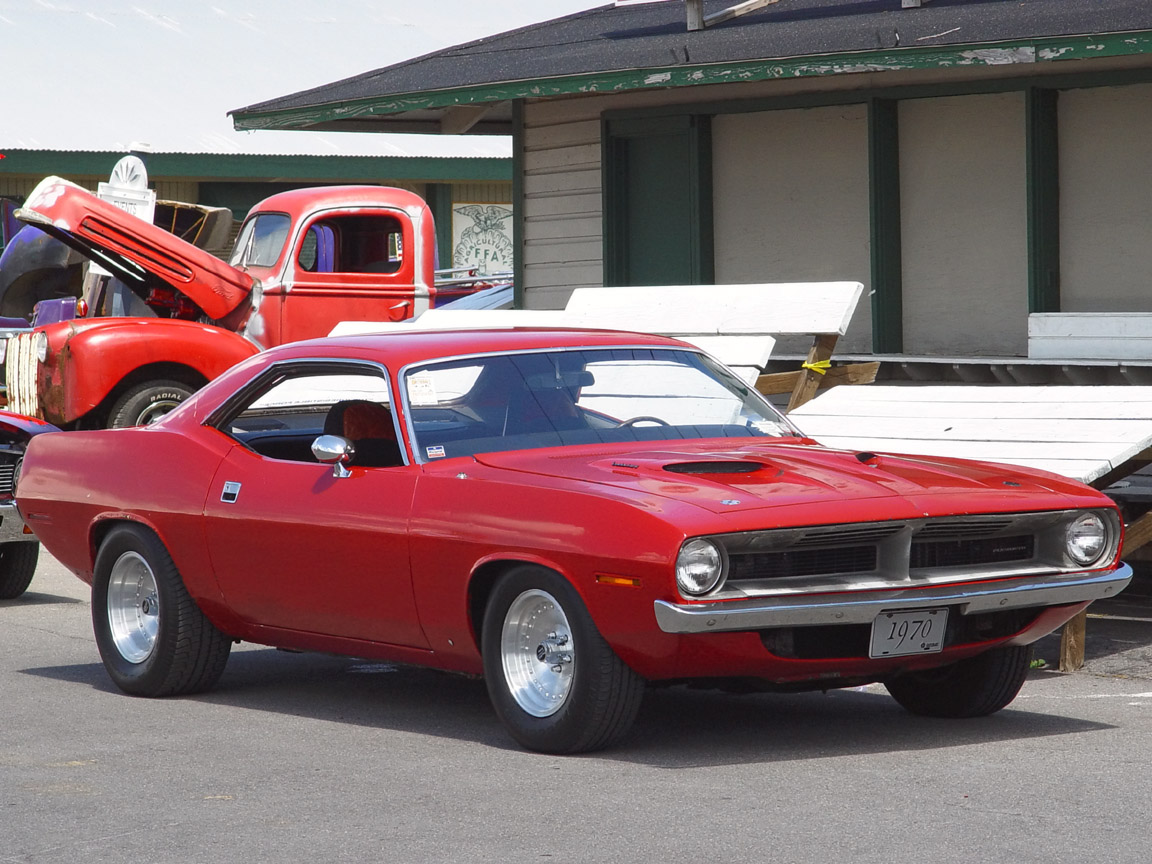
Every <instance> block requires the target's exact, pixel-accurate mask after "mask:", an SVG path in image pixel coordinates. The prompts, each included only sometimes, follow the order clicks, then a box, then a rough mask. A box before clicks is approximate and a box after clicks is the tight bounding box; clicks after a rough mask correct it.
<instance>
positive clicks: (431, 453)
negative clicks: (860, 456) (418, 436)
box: [425, 444, 444, 459]
mask: <svg viewBox="0 0 1152 864" xmlns="http://www.w3.org/2000/svg"><path fill="white" fill-rule="evenodd" d="M425 452H426V453H427V454H428V458H429V459H443V458H444V445H443V444H437V445H435V446H433V447H429V448H427V449H426V450H425Z"/></svg>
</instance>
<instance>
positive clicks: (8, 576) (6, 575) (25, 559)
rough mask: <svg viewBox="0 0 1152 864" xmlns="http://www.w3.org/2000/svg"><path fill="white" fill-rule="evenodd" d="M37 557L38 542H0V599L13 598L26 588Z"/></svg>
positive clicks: (38, 550) (38, 554)
mask: <svg viewBox="0 0 1152 864" xmlns="http://www.w3.org/2000/svg"><path fill="white" fill-rule="evenodd" d="M39 558H40V544H39V543H29V542H25V541H17V542H15V543H0V600H14V599H15V598H17V597H19V596H20V595H21V594H23V593H24V592H25V591H27V590H28V586H29V585H31V584H32V574H33V573H35V572H36V562H37V561H38V560H39Z"/></svg>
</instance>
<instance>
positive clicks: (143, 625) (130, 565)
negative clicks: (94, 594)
mask: <svg viewBox="0 0 1152 864" xmlns="http://www.w3.org/2000/svg"><path fill="white" fill-rule="evenodd" d="M108 627H109V629H110V630H111V635H112V640H113V642H114V643H115V644H116V650H117V651H118V652H119V653H120V656H121V657H123V658H124V659H125V660H127V661H128V662H129V663H143V662H144V661H145V660H147V659H148V658H149V657H150V656H151V654H152V652H153V650H155V648H156V638H157V634H158V633H159V630H160V598H159V592H158V591H157V589H156V576H155V574H154V573H153V572H152V568H151V567H150V566H149V564H148V562H147V561H145V560H144V558H143V557H142V556H140V555H139V554H138V553H136V552H125V553H124V554H122V555H121V556H120V557H119V558H117V559H116V563H115V564H113V565H112V572H111V574H110V575H109V577H108Z"/></svg>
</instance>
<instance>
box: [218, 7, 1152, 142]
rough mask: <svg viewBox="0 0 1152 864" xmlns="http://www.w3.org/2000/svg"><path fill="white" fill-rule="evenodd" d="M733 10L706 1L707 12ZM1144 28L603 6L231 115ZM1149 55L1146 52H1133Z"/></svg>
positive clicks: (498, 96)
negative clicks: (701, 18) (733, 14)
mask: <svg viewBox="0 0 1152 864" xmlns="http://www.w3.org/2000/svg"><path fill="white" fill-rule="evenodd" d="M735 2H736V0H705V12H706V14H711V13H713V12H716V11H719V10H721V9H725V8H727V7H729V6H732V5H734V3H735ZM1148 30H1152V2H1149V0H925V5H924V6H922V7H919V8H911V9H902V8H901V6H900V0H779V2H778V3H777V4H775V5H771V6H767V7H765V8H763V9H761V10H759V11H756V12H752V13H749V14H747V15H744V16H742V17H739V18H734V19H731V20H729V21H727V22H725V23H723V24H720V25H716V26H712V27H709V28H708V29H707V30H704V31H698V32H689V31H688V30H687V27H686V20H685V8H684V4H683V3H679V2H664V3H651V4H640V5H631V6H619V7H617V6H613V5H607V6H599V7H597V8H594V9H589V10H588V11H586V12H580V13H577V14H575V15H569V16H566V17H563V18H557V19H555V20H553V21H546V22H543V23H541V24H536V25H533V26H531V27H524V28H521V29H519V30H512V31H509V32H507V33H502V34H499V35H497V36H493V37H490V38H487V39H481V40H478V41H476V42H469V43H467V44H464V45H458V46H455V47H453V48H448V49H445V50H443V51H438V52H435V53H433V54H428V55H425V56H423V57H418V58H416V59H413V60H409V61H407V62H404V63H398V64H396V65H394V66H388V67H385V68H383V69H377V70H375V71H372V72H367V73H365V74H363V75H358V76H355V77H353V78H347V79H345V80H342V81H336V82H334V83H331V84H327V85H324V86H322V87H316V88H313V89H311V90H305V91H302V92H299V93H293V94H291V95H288V96H284V97H281V98H279V99H272V100H269V101H266V102H261V103H259V104H257V105H251V106H248V107H246V108H241V109H237V110H235V111H233V112H231V113H233V114H234V115H239V116H238V117H237V118H236V122H237V125H238V126H240V125H251V126H259V125H262V124H260V123H247V122H246V121H247V120H249V119H251V118H252V117H253V115H265V114H270V113H281V112H288V113H289V114H290V113H291V112H294V111H297V112H298V111H301V110H303V111H305V112H306V111H307V109H316V108H320V107H322V106H334V105H339V104H344V103H350V102H363V101H365V100H377V101H379V100H382V99H388V98H395V97H401V96H406V97H409V98H410V99H412V101H410V102H409V104H408V106H407V107H405V106H404V105H401V104H399V101H398V100H397V101H396V103H395V104H388V105H379V104H378V105H376V106H375V107H374V109H373V110H372V111H370V112H368V113H377V114H378V113H402V112H404V111H406V110H418V109H420V108H427V107H428V106H429V104H430V103H429V102H428V101H427V100H421V96H425V95H427V94H432V93H443V92H444V91H451V90H456V89H459V88H472V89H475V88H477V87H480V88H483V87H485V86H487V87H491V88H499V87H500V86H502V85H508V84H511V83H515V82H549V81H555V79H558V78H559V79H562V78H565V77H568V76H589V75H602V74H605V73H621V72H630V71H636V70H643V71H652V70H661V69H683V68H685V67H692V68H695V67H700V66H706V65H708V64H718V63H740V62H752V61H760V60H776V59H783V58H818V57H823V56H826V55H832V56H833V57H834V58H835V59H836V60H837V61H841V62H843V61H844V60H846V59H850V58H845V57H843V56H840V55H854V54H864V55H865V56H866V55H867V54H868V53H869V52H873V53H874V52H885V56H891V55H893V54H897V55H899V54H900V53H902V52H916V51H921V52H922V51H923V50H924V49H943V50H949V51H955V50H957V46H962V47H969V46H980V45H987V44H989V43H1013V42H1020V41H1022V40H1045V39H1050V38H1052V37H1070V36H1086V35H1092V36H1095V35H1101V34H1119V33H1128V32H1133V31H1148ZM1149 50H1152V49H1149V48H1148V47H1146V46H1145V47H1141V48H1133V49H1132V51H1131V52H1130V53H1143V52H1146V51H1149ZM940 65H947V64H940ZM839 71H855V70H854V69H846V70H841V69H837V68H829V69H828V70H827V72H826V73H825V74H834V73H836V72H839ZM625 86H627V85H625ZM551 92H557V91H551ZM545 95H546V94H545ZM507 98H509V95H508V92H507V90H501V89H493V92H492V93H491V94H490V98H484V94H482V93H481V94H474V95H473V96H471V97H470V98H468V99H466V100H461V101H466V102H471V103H479V102H485V101H489V102H491V101H501V100H502V99H507ZM441 104H448V103H447V102H443V103H441ZM283 116H285V120H286V122H284V123H283V124H279V123H276V124H272V125H281V126H282V127H286V126H293V125H301V124H300V123H293V122H287V115H283ZM332 119H333V118H332V117H331V116H330V117H328V120H330V121H331V120H332ZM264 125H268V124H264ZM317 125H323V124H317ZM328 125H329V126H330V127H331V128H338V126H337V125H335V124H332V123H329V124H328Z"/></svg>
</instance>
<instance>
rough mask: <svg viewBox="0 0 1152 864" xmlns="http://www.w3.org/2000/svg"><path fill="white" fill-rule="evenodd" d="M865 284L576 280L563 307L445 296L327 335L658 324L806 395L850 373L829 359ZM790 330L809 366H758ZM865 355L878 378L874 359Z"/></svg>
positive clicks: (749, 372)
mask: <svg viewBox="0 0 1152 864" xmlns="http://www.w3.org/2000/svg"><path fill="white" fill-rule="evenodd" d="M863 291H864V286H863V285H861V284H860V283H859V282H793V283H759V284H743V285H660V286H622V287H614V288H612V287H610V288H577V289H576V290H574V291H573V292H572V294H571V296H570V297H569V300H568V305H567V306H566V307H565V308H564V309H559V310H544V309H454V308H452V307H451V306H448V307H445V308H442V309H430V310H428V311H427V312H425V313H424V314H422V315H420V316H419V317H418V318H415V319H413V320H411V321H403V322H399V323H384V322H378V321H345V322H342V323H340V324H338V325H337V326H336V328H334V329H333V330H332V335H339V334H347V333H369V332H375V333H379V332H387V331H390V330H397V329H404V328H410V327H417V328H427V329H460V328H469V327H483V328H491V327H586V328H592V329H608V330H635V331H639V332H642V333H659V334H661V335H664V336H673V337H676V338H678V339H683V340H684V341H686V342H690V343H691V344H693V345H696V346H698V347H699V348H701V349H703V350H705V351H707V352H708V353H710V354H712V355H713V356H714V357H716V358H717V359H718V360H720V361H721V362H723V363H724V364H725V365H727V366H729V367H731V368H733V369H735V370H736V371H737V372H738V373H740V374H741V375H743V376H744V378H745V380H747V381H749V382H754V383H756V385H757V387H759V388H760V389H761V391H762V392H792V394H793V395H792V400H791V401H790V403H789V404H790V405H791V404H800V402H802V401H804V400H806V399H808V398H811V396H812V395H813V394H814V393H815V392H816V390H817V389H818V388H819V387H820V386H821V385H823V384H829V383H839V382H841V381H844V380H847V376H846V374H845V373H844V372H842V371H839V370H837V371H836V372H835V373H832V374H830V375H829V374H827V367H828V365H829V361H830V359H831V356H832V351H833V349H834V348H835V345H836V340H837V339H838V338H839V337H840V336H841V335H843V333H844V331H845V330H846V329H847V327H848V322H849V321H850V320H851V319H852V314H853V313H854V312H855V311H856V304H857V303H858V302H859V301H860V297H861V295H862V294H863ZM793 335H804V336H813V337H814V339H813V345H812V349H811V350H810V351H809V354H808V359H807V360H806V361H805V363H804V367H805V368H804V369H803V370H802V371H801V372H797V373H783V375H769V376H762V375H761V374H760V372H761V370H762V369H763V368H764V365H765V364H766V363H767V362H768V358H769V356H770V355H771V353H772V348H773V346H774V345H775V337H776V336H793ZM865 365H866V366H868V367H869V368H870V370H871V376H872V378H874V377H875V370H876V364H865ZM857 377H859V375H857ZM864 377H867V376H866V375H865V376H864ZM868 380H871V379H868ZM773 387H774V388H776V389H766V388H773ZM781 388H787V389H781Z"/></svg>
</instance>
